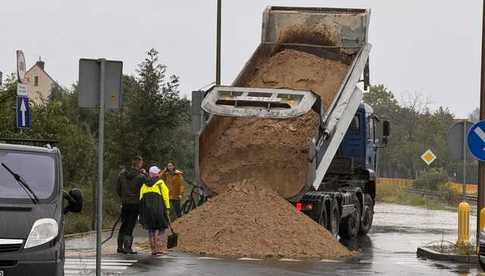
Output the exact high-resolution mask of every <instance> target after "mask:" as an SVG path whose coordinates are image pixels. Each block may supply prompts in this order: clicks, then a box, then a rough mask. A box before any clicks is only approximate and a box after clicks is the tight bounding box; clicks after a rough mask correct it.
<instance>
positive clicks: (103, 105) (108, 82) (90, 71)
mask: <svg viewBox="0 0 485 276" xmlns="http://www.w3.org/2000/svg"><path fill="white" fill-rule="evenodd" d="M122 71H123V63H122V62H121V61H108V60H106V59H103V58H102V59H98V60H94V59H81V60H79V106H81V107H90V108H93V107H96V108H98V110H99V114H98V116H99V117H98V119H99V120H98V122H99V123H98V183H97V185H96V276H101V259H102V244H101V242H102V240H101V239H102V236H101V234H102V229H103V179H104V177H103V168H104V162H103V161H104V112H105V109H117V108H119V107H120V105H121V75H122ZM108 91H109V92H108ZM107 92H108V93H107ZM108 97H109V100H107V98H108Z"/></svg>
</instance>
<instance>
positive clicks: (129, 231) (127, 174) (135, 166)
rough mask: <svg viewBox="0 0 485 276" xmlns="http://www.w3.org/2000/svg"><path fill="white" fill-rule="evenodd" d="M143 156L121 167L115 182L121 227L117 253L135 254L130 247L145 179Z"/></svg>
mask: <svg viewBox="0 0 485 276" xmlns="http://www.w3.org/2000/svg"><path fill="white" fill-rule="evenodd" d="M145 175H146V171H145V169H143V158H142V157H141V156H136V157H135V158H134V159H133V160H132V164H131V167H130V168H127V169H123V170H122V171H121V172H120V174H119V176H118V181H117V182H116V192H117V194H118V196H119V197H120V199H121V206H122V207H121V227H120V230H119V232H118V250H117V252H118V253H123V254H136V252H135V251H133V249H132V245H133V229H134V228H135V226H136V221H137V219H138V213H139V208H140V207H139V203H140V202H139V192H140V187H141V185H142V184H143V182H144V180H145Z"/></svg>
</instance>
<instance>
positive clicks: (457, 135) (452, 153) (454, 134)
mask: <svg viewBox="0 0 485 276" xmlns="http://www.w3.org/2000/svg"><path fill="white" fill-rule="evenodd" d="M472 126H473V123H472V122H470V121H468V120H460V121H458V122H456V123H454V124H453V125H452V126H451V127H450V128H449V129H448V153H449V157H450V159H451V160H455V161H463V160H464V159H466V160H467V161H472V160H474V158H473V156H472V154H471V153H470V151H469V150H468V147H467V138H468V137H467V136H468V131H469V130H470V128H471V127H472Z"/></svg>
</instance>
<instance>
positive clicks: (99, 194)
mask: <svg viewBox="0 0 485 276" xmlns="http://www.w3.org/2000/svg"><path fill="white" fill-rule="evenodd" d="M99 62H100V70H99V71H100V75H99V125H98V128H99V132H98V135H99V136H98V186H97V188H96V276H101V256H102V248H101V238H102V237H101V230H102V228H103V160H104V72H105V63H106V60H105V59H100V60H99Z"/></svg>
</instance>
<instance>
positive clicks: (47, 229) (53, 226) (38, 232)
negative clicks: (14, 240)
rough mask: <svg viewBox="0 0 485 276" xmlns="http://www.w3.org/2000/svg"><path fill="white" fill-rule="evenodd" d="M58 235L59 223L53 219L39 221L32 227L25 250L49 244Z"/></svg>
mask: <svg viewBox="0 0 485 276" xmlns="http://www.w3.org/2000/svg"><path fill="white" fill-rule="evenodd" d="M58 233H59V226H58V225H57V221H55V220H54V219H51V218H43V219H39V220H37V221H36V222H35V223H34V225H33V226H32V229H31V230H30V234H29V237H28V238H27V241H26V242H25V246H24V248H32V247H35V246H39V245H42V244H45V243H48V242H50V241H51V240H53V239H55V238H56V237H57V234H58Z"/></svg>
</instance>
